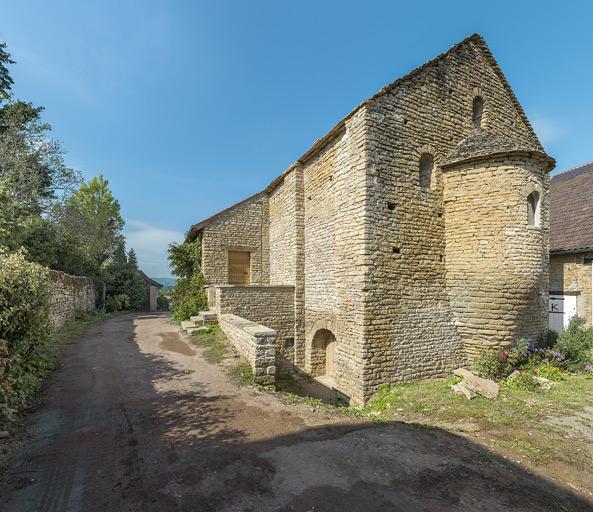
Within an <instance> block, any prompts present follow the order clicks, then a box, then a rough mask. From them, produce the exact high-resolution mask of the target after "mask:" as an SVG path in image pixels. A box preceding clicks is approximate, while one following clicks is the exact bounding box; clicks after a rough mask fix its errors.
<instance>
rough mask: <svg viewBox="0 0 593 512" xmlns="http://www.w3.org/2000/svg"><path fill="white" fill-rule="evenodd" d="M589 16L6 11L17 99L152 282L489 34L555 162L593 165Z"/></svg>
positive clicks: (527, 5)
mask: <svg viewBox="0 0 593 512" xmlns="http://www.w3.org/2000/svg"><path fill="white" fill-rule="evenodd" d="M592 6H593V4H591V3H590V2H589V3H587V2H547V1H538V2H519V1H514V2H481V3H480V2H475V1H471V2H453V1H450V2H443V1H442V0H441V1H439V2H422V1H419V2H414V3H413V2H395V1H391V2H373V1H370V0H367V1H365V2H362V1H360V2H349V1H346V0H341V1H322V0H317V1H309V0H300V1H298V2H286V1H280V0H275V1H272V0H270V1H259V0H249V1H247V0H244V1H239V0H237V1H215V0H212V1H209V2H202V1H198V0H195V1H189V0H187V1H183V0H175V1H173V0H169V1H165V0H161V1H152V0H143V1H132V0H117V1H112V0H102V1H101V2H91V1H90V0H86V1H83V0H78V1H74V0H72V1H63V0H52V1H51V2H48V1H45V0H38V1H29V0H19V2H9V1H7V0H2V1H0V40H4V41H6V42H7V44H8V45H9V48H10V50H11V52H12V54H13V57H14V58H15V60H17V61H18V63H17V65H16V66H13V68H12V74H13V77H14V79H15V82H16V87H15V93H16V96H17V97H19V98H20V99H26V100H30V101H32V102H34V103H36V104H39V105H43V106H45V107H46V114H45V116H46V119H47V120H48V121H49V122H51V123H52V125H53V127H54V136H55V137H56V138H58V139H59V140H61V141H62V142H63V144H64V147H65V148H66V149H67V151H68V155H67V161H68V163H69V164H70V165H72V166H74V167H76V168H78V169H80V170H81V171H82V173H83V175H84V176H85V177H91V176H93V175H96V174H98V173H103V174H104V175H105V176H106V177H107V178H108V179H109V181H110V183H111V187H112V189H113V191H114V193H115V194H116V196H117V197H118V198H119V200H120V203H121V206H122V212H123V215H124V217H125V219H126V222H127V225H126V234H127V237H128V246H132V247H134V248H135V249H136V250H137V252H138V255H139V258H140V263H141V266H142V267H143V268H144V270H145V271H146V272H147V273H148V274H150V275H151V276H168V275H169V270H168V268H167V263H166V247H167V244H168V243H169V242H170V241H179V240H181V239H182V237H183V233H184V232H185V231H186V230H187V229H188V227H189V226H190V225H191V224H192V223H194V222H196V221H198V220H200V219H202V218H204V217H207V216H208V215H210V214H212V213H214V212H216V211H218V210H220V209H222V208H224V207H226V206H228V205H230V204H232V203H234V202H237V201H239V200H241V199H242V198H244V197H245V196H247V195H249V194H252V193H254V192H257V191H259V190H260V189H261V188H263V187H264V186H265V185H267V184H268V183H269V182H270V181H271V180H272V179H273V178H274V177H276V176H277V175H278V174H280V172H282V170H284V169H285V168H286V167H287V166H288V165H290V163H292V162H293V161H294V160H295V159H296V158H298V157H299V156H300V155H301V154H302V153H304V152H305V151H306V150H307V149H308V148H309V147H310V145H311V144H312V143H313V142H314V140H315V139H317V138H319V137H321V136H322V135H324V133H326V132H327V131H328V130H329V129H330V128H332V127H333V126H334V125H335V124H336V122H337V121H339V119H341V118H342V117H343V116H344V115H345V114H347V113H348V112H349V111H350V110H351V109H352V108H353V107H355V106H356V105H357V104H358V103H360V102H361V101H362V100H363V99H364V98H366V97H368V96H370V95H372V94H373V93H375V92H376V91H377V90H378V89H380V88H381V87H382V86H384V85H385V84H387V83H389V82H391V81H392V80H394V79H395V78H398V77H399V76H401V75H403V74H405V73H407V72H408V71H410V70H411V69H413V68H415V67H417V66H419V65H420V64H422V63H423V62H425V61H426V60H429V59H430V58H432V57H434V56H435V55H437V54H438V53H440V52H442V51H444V50H446V49H447V48H449V47H450V46H451V45H453V44H454V43H456V42H458V41H459V40H461V39H463V38H465V37H467V36H468V35H470V34H472V33H474V32H478V33H481V34H482V35H483V36H484V37H485V38H486V40H487V42H488V44H489V45H490V48H491V50H492V51H493V53H494V56H495V57H496V59H497V60H498V62H499V63H500V65H501V67H502V69H503V71H504V72H505V74H506V76H507V78H508V79H509V81H510V83H511V85H512V87H513V88H514V90H515V92H516V93H517V96H518V98H519V101H520V102H521V103H522V105H523V106H524V108H525V110H526V111H527V115H528V116H529V117H530V119H531V120H532V122H533V124H534V126H535V128H536V131H537V132H538V134H539V135H540V138H541V140H542V142H543V144H544V146H545V147H546V149H547V151H548V152H549V153H550V154H551V155H552V156H554V157H555V158H556V159H557V161H558V167H557V169H560V170H562V169H566V168H569V167H572V166H576V165H579V164H581V163H584V162H586V161H591V160H593V147H592V144H591V142H592V135H593V123H592V120H593V94H592V92H593V65H592V55H593V31H592V30H591V26H592V21H593V7H592Z"/></svg>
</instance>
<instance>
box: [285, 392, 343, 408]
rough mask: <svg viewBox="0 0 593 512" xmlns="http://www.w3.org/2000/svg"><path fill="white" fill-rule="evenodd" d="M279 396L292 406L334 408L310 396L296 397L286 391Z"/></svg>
mask: <svg viewBox="0 0 593 512" xmlns="http://www.w3.org/2000/svg"><path fill="white" fill-rule="evenodd" d="M279 394H280V396H281V397H282V398H284V399H285V400H286V401H287V402H290V403H293V404H296V403H299V404H305V405H310V406H311V407H332V408H333V407H334V406H332V405H331V404H328V403H327V402H324V401H323V400H321V398H314V397H312V396H301V395H296V394H295V393H290V392H288V391H280V392H279Z"/></svg>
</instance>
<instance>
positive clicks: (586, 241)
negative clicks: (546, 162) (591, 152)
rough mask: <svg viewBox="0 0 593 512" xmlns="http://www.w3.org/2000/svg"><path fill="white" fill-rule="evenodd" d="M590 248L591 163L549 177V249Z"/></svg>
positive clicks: (592, 209) (592, 228)
mask: <svg viewBox="0 0 593 512" xmlns="http://www.w3.org/2000/svg"><path fill="white" fill-rule="evenodd" d="M587 249H593V162H589V163H588V164H584V165H581V166H579V167H575V168H573V169H569V170H568V171H564V172H562V173H560V174H556V175H555V176H553V177H552V180H551V186H550V251H551V252H561V251H562V252H578V251H584V250H587Z"/></svg>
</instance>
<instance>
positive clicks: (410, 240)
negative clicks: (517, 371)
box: [188, 35, 554, 403]
mask: <svg viewBox="0 0 593 512" xmlns="http://www.w3.org/2000/svg"><path fill="white" fill-rule="evenodd" d="M553 166H554V161H553V160H552V159H551V158H550V157H549V156H547V155H546V153H545V152H544V150H543V148H542V146H541V144H540V142H539V140H538V139H537V136H536V135H535V133H534V131H533V129H532V127H531V125H530V123H529V120H528V119H527V117H526V116H525V113H524V111H523V109H522V108H521V106H520V105H519V103H518V101H517V99H516V97H515V95H514V93H513V91H512V89H511V88H510V86H509V84H508V82H507V80H506V79H505V77H504V75H503V73H502V71H501V70H500V68H499V66H498V64H497V63H496V61H495V60H494V58H493V56H492V54H491V53H490V50H489V49H488V47H487V45H486V43H485V41H484V40H483V39H482V38H481V37H480V36H478V35H474V36H471V37H469V38H467V39H465V40H464V41H462V42H460V43H459V44H457V45H455V46H454V47H452V48H451V49H450V50H448V51H447V52H445V53H443V54H441V55H439V56H438V57H436V58H435V59H434V60H431V61H430V62H428V63H426V64H424V65H423V66H421V67H419V68H418V69H416V70H414V71H412V72H411V73H410V74H408V75H407V76H405V77H403V78H401V79H399V80H397V81H395V82H393V83H392V84H390V85H388V86H386V87H384V88H383V89H381V90H380V91H379V92H378V93H377V94H375V95H374V96H372V97H371V98H369V99H367V100H365V101H364V102H362V103H361V104H360V105H359V106H358V107H356V108H355V109H354V110H353V111H352V112H351V113H350V114H348V115H347V116H346V117H345V118H344V119H343V120H342V121H340V122H339V123H338V124H337V125H336V126H335V127H334V128H333V129H332V130H331V131H330V132H329V133H328V134H327V135H326V136H324V137H323V138H321V139H320V140H318V141H317V142H316V143H315V144H314V145H313V147H312V148H311V149H310V150H309V151H307V152H306V153H305V154H304V155H303V156H302V157H301V158H299V159H298V160H297V161H296V162H295V163H294V164H293V165H291V166H290V167H289V168H288V169H287V170H285V171H284V172H283V173H282V174H281V176H279V177H278V178H276V179H275V180H274V181H272V183H270V185H269V186H268V187H267V188H266V189H265V190H263V191H262V192H259V193H257V194H255V195H253V196H251V197H249V198H247V199H245V200H244V201H242V202H240V203H238V204H236V205H235V206H232V207H230V208H228V209H226V210H224V211H222V212H219V213H218V214H216V215H214V216H212V217H210V218H209V219H206V220H204V221H202V222H200V223H198V224H196V225H194V226H192V228H191V229H190V231H189V233H188V239H189V240H193V239H195V238H196V237H198V236H199V237H201V239H202V261H203V273H204V279H205V282H206V284H207V286H208V295H209V303H210V309H212V310H215V311H217V313H218V314H219V315H224V314H227V315H228V314H235V315H237V316H239V317H242V318H244V319H247V320H251V321H252V322H256V323H258V324H261V325H263V326H266V327H269V328H271V329H273V330H275V331H276V332H277V339H276V343H275V346H276V356H275V357H276V365H275V366H273V367H272V366H269V367H268V372H272V371H275V372H280V371H284V370H286V369H290V368H293V369H299V370H301V371H304V372H306V373H308V374H310V375H312V376H324V377H325V380H324V381H325V382H326V383H330V385H332V386H333V387H335V389H337V390H338V391H339V392H340V393H341V394H343V395H344V396H346V397H348V398H350V399H351V401H352V402H354V403H364V402H365V401H367V400H368V399H369V398H370V397H371V396H372V395H373V393H374V392H375V391H376V390H377V388H378V386H379V385H381V384H386V383H396V382H401V381H405V380H411V379H428V378H434V377H443V376H447V375H449V374H450V373H451V370H452V369H454V368H456V367H458V366H462V365H467V364H468V363H469V362H471V361H472V360H474V359H475V358H476V357H477V356H478V355H479V354H480V353H481V351H483V350H484V348H485V347H489V346H502V345H508V344H510V343H511V342H513V341H515V340H517V339H519V338H524V339H529V340H536V339H538V338H539V337H541V336H542V335H543V334H544V333H545V332H546V330H547V326H548V318H547V300H548V217H549V207H548V188H549V179H548V173H549V171H550V170H551V169H552V168H553ZM237 289H240V291H237ZM221 302H223V303H224V311H221V310H220V309H218V310H217V308H219V306H220V305H221Z"/></svg>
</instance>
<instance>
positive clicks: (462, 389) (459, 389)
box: [451, 381, 477, 400]
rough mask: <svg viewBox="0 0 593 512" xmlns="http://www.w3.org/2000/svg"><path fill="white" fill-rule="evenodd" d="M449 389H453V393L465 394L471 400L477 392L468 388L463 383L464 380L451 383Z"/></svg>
mask: <svg viewBox="0 0 593 512" xmlns="http://www.w3.org/2000/svg"><path fill="white" fill-rule="evenodd" d="M451 389H452V390H453V391H455V393H459V394H462V395H465V397H466V398H467V399H468V400H471V399H472V398H474V397H475V396H477V393H476V392H475V391H473V390H472V389H470V388H468V387H467V386H466V385H465V382H464V381H461V382H459V383H457V384H453V385H452V386H451Z"/></svg>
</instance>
